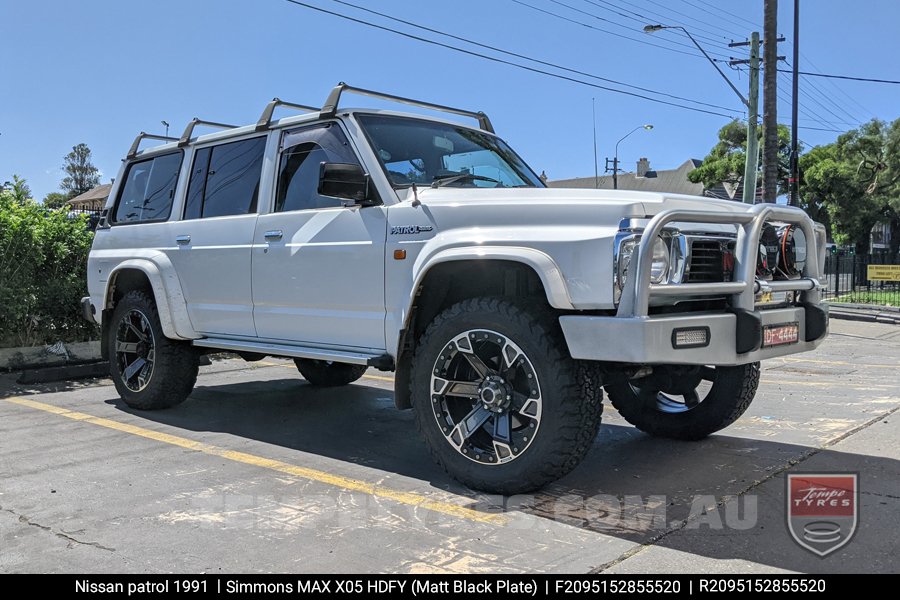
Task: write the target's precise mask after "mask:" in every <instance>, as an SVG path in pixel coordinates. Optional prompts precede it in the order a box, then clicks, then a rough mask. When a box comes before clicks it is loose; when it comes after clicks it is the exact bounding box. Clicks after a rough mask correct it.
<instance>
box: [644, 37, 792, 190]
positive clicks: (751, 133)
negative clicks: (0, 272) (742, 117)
mask: <svg viewBox="0 0 900 600" xmlns="http://www.w3.org/2000/svg"><path fill="white" fill-rule="evenodd" d="M661 29H680V30H681V31H682V32H684V35H686V36H688V39H689V40H691V41H692V42H693V43H694V45H695V46H697V50H699V51H700V52H701V53H702V54H703V56H705V57H706V60H708V61H709V64H711V65H712V66H713V67H715V69H716V71H717V72H718V73H719V75H721V76H722V79H724V80H725V82H726V83H727V84H728V87H730V88H731V89H732V90H733V91H734V93H735V94H737V97H738V98H740V99H741V102H742V103H743V104H744V106H746V107H747V160H746V162H745V164H744V193H743V201H744V202H745V203H747V204H753V203H754V200H755V198H756V172H757V170H758V165H759V146H758V143H757V140H756V115H757V111H758V100H757V98H758V95H759V83H758V82H759V79H758V77H759V62H758V57H759V51H758V48H759V34H758V33H754V34H753V36H752V40H753V41H751V42H750V47H751V50H750V100H747V98H745V97H744V95H743V94H742V93H741V92H740V91H739V90H738V89H737V88H736V87H735V85H734V84H733V83H731V80H730V79H728V77H727V76H726V75H725V73H724V72H723V71H722V69H720V68H719V65H717V64H716V61H714V60H713V59H712V58H710V56H709V54H707V53H706V50H704V49H703V46H701V45H700V44H698V43H697V40H695V39H694V36H692V35H691V32H690V31H688V30H687V29H685V28H684V27H682V26H680V25H645V26H644V33H653V32H655V31H659V30H661ZM795 43H796V41H795ZM754 61H756V62H754Z"/></svg>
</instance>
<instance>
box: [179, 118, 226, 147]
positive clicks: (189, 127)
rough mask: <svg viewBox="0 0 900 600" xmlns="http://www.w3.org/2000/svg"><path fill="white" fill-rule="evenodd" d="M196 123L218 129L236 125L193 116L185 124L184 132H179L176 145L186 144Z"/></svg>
mask: <svg viewBox="0 0 900 600" xmlns="http://www.w3.org/2000/svg"><path fill="white" fill-rule="evenodd" d="M197 125H206V126H207V127H218V128H219V129H234V128H235V127H237V125H226V124H225V123H216V122H214V121H204V120H203V119H198V118H197V117H194V118H193V119H191V121H190V123H188V124H187V127H185V128H184V133H182V134H181V137H180V138H179V139H178V147H179V148H181V147H183V146H187V145H188V144H189V143H190V141H191V136H192V135H193V134H194V127H196V126H197Z"/></svg>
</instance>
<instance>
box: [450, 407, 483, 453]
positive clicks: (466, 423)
mask: <svg viewBox="0 0 900 600" xmlns="http://www.w3.org/2000/svg"><path fill="white" fill-rule="evenodd" d="M492 414H493V413H492V412H491V411H489V410H488V409H486V408H485V407H484V406H483V405H482V404H481V403H479V404H478V406H477V407H475V408H473V409H472V412H470V413H469V414H468V415H466V417H465V418H464V419H463V420H462V421H460V422H459V424H458V425H457V426H456V427H454V428H453V431H451V432H450V434H449V435H448V436H447V437H448V438H450V441H451V442H452V443H453V444H454V445H455V446H456V447H457V448H460V447H462V445H463V443H464V442H465V441H466V440H467V439H469V438H470V437H472V434H473V433H475V432H476V431H478V429H479V428H480V427H481V426H482V425H484V424H485V423H486V422H487V420H488V419H489V418H490V417H491V415H492Z"/></svg>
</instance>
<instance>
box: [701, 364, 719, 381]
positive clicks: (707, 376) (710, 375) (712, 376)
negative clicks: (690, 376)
mask: <svg viewBox="0 0 900 600" xmlns="http://www.w3.org/2000/svg"><path fill="white" fill-rule="evenodd" d="M700 377H701V378H702V379H703V380H704V381H715V380H716V369H715V367H700Z"/></svg>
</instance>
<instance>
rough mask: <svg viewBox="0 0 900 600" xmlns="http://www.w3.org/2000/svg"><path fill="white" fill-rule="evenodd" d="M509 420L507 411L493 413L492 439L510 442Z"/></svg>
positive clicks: (505, 442) (503, 442)
mask: <svg viewBox="0 0 900 600" xmlns="http://www.w3.org/2000/svg"><path fill="white" fill-rule="evenodd" d="M510 430H511V421H510V414H509V413H500V414H496V415H494V433H493V435H494V441H495V442H500V443H502V444H506V445H509V444H511V443H512V440H511V439H510Z"/></svg>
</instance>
